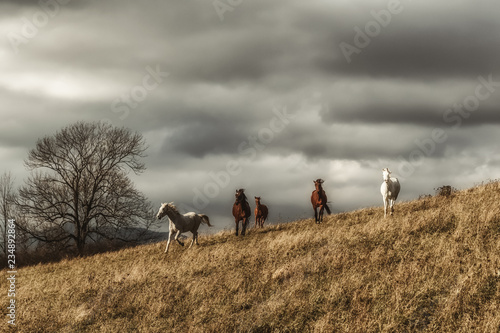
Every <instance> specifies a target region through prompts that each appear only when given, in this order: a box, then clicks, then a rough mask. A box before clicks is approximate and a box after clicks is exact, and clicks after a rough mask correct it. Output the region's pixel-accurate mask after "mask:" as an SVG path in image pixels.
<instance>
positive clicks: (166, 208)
mask: <svg viewBox="0 0 500 333" xmlns="http://www.w3.org/2000/svg"><path fill="white" fill-rule="evenodd" d="M165 215H167V216H168V220H169V227H168V228H169V235H168V242H167V247H166V248H165V253H167V251H168V246H169V245H170V241H171V240H172V238H173V239H175V240H176V241H177V242H178V243H179V244H181V245H182V246H184V243H183V242H181V241H180V240H179V236H180V235H181V234H182V233H183V232H187V231H190V232H191V233H192V234H193V240H192V241H191V245H189V248H191V246H193V243H194V242H196V245H198V228H199V227H200V224H201V223H205V224H207V225H208V226H209V227H211V226H212V225H211V224H210V220H209V218H208V216H206V215H205V214H197V213H193V212H189V213H186V214H184V215H183V214H181V213H179V211H178V210H177V207H175V205H174V203H173V202H170V203H162V204H161V206H160V210H159V211H158V214H156V218H157V219H158V220H161V218H162V217H164V216H165Z"/></svg>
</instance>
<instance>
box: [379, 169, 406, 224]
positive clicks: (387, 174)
mask: <svg viewBox="0 0 500 333" xmlns="http://www.w3.org/2000/svg"><path fill="white" fill-rule="evenodd" d="M382 175H383V176H384V182H383V183H382V186H380V193H382V197H383V198H384V217H387V209H388V208H389V207H390V210H391V211H390V214H391V215H392V213H393V212H394V203H395V202H396V199H397V198H398V194H399V190H401V185H399V180H398V179H397V178H392V177H391V171H389V168H385V169H382Z"/></svg>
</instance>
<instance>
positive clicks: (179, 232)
mask: <svg viewBox="0 0 500 333" xmlns="http://www.w3.org/2000/svg"><path fill="white" fill-rule="evenodd" d="M180 235H181V231H180V230H179V231H177V233H176V234H175V240H176V241H177V243H179V244H181V245H182V246H184V243H183V242H181V241H180V240H179V236H180Z"/></svg>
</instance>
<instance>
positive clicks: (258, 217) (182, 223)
mask: <svg viewBox="0 0 500 333" xmlns="http://www.w3.org/2000/svg"><path fill="white" fill-rule="evenodd" d="M382 176H383V179H384V182H383V183H382V185H381V187H380V193H381V194H382V197H383V200H384V218H385V217H387V212H389V213H390V215H393V213H394V204H395V202H396V199H397V198H398V195H399V192H400V190H401V185H400V184H399V180H398V179H397V178H394V177H391V171H390V170H389V169H388V168H385V169H382ZM313 182H314V186H315V187H316V189H315V190H314V191H313V192H312V193H311V204H312V207H313V210H314V220H315V221H316V223H317V224H320V223H321V222H323V213H324V211H325V210H326V212H327V214H331V213H332V212H331V210H330V207H328V198H327V196H326V193H325V190H323V183H324V180H323V179H320V178H318V179H316V180H314V181H313ZM234 196H235V201H234V204H233V216H234V222H235V224H236V236H238V234H239V225H240V222H241V235H245V232H246V229H247V225H248V223H249V220H250V216H251V210H250V204H249V203H248V199H247V197H246V195H245V190H244V189H238V190H236V193H235V195H234ZM260 200H261V198H260V197H255V227H256V228H257V227H259V228H262V227H264V221H265V220H266V219H267V216H268V214H269V209H268V208H267V206H266V205H263V204H261V202H260ZM165 215H166V216H168V219H169V236H168V241H167V247H166V248H165V253H167V251H168V247H169V245H170V242H171V241H172V240H176V241H177V242H178V243H179V244H180V245H182V246H184V243H183V242H181V241H180V239H179V236H180V235H181V234H182V233H184V232H188V231H189V232H191V233H192V234H193V239H192V241H191V245H190V246H189V247H190V248H191V246H193V243H196V244H197V245H198V228H199V227H200V224H201V223H205V224H207V225H208V226H212V225H211V224H210V219H209V218H208V216H207V215H205V214H198V213H194V212H189V213H186V214H181V213H180V212H179V211H178V210H177V207H175V205H174V203H173V202H170V203H162V204H161V206H160V209H159V211H158V214H157V215H156V218H157V219H158V220H161V219H162V218H163V217H164V216H165Z"/></svg>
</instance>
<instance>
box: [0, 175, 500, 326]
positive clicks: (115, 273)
mask: <svg viewBox="0 0 500 333" xmlns="http://www.w3.org/2000/svg"><path fill="white" fill-rule="evenodd" d="M499 202H500V184H499V183H498V182H491V183H489V184H486V185H483V186H478V187H475V188H472V189H469V190H465V191H460V192H457V193H456V194H454V195H452V196H451V197H448V198H445V197H432V198H426V199H423V200H416V201H412V202H405V203H400V204H398V205H397V206H396V214H395V217H393V218H387V219H384V218H383V212H382V210H383V209H382V208H381V207H377V208H367V209H362V210H358V211H354V212H351V213H344V214H337V215H331V216H330V217H329V218H328V219H327V221H326V222H324V223H323V224H321V225H316V224H315V223H314V221H313V220H312V219H309V220H301V221H296V222H293V223H289V224H282V225H276V226H269V227H267V228H265V229H262V230H250V232H249V233H248V234H247V235H246V236H245V237H244V238H242V237H235V236H234V235H233V233H232V232H228V231H225V232H220V233H218V234H216V235H213V236H204V237H201V236H200V246H198V247H196V246H195V247H193V248H192V249H189V250H188V249H187V248H182V247H180V246H179V245H177V244H172V247H171V249H170V251H171V252H169V255H168V256H165V255H164V254H163V249H164V246H165V243H160V244H154V245H146V246H139V247H136V248H132V249H125V250H121V251H117V252H113V253H105V254H98V255H94V256H91V257H86V258H78V259H72V260H65V261H61V262H59V263H52V264H44V265H41V264H40V265H37V266H32V267H25V268H21V269H19V270H18V274H17V279H18V280H17V304H18V309H17V329H18V331H19V332H79V331H83V332H98V331H99V332H136V331H137V332H304V331H305V332H472V331H474V332H476V331H477V332H497V331H498V330H499V329H500V311H499V309H500V288H499V282H500V240H499V236H500V205H499ZM4 273H5V270H4ZM4 276H5V274H4ZM0 290H4V293H6V290H7V284H6V280H5V279H2V280H1V282H0ZM6 307H7V301H6V298H5V297H4V298H2V304H1V308H2V314H3V318H6V316H5V315H6V313H7V312H6ZM4 322H5V323H3V324H6V319H4ZM3 324H2V325H3ZM5 326H7V325H5Z"/></svg>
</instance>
